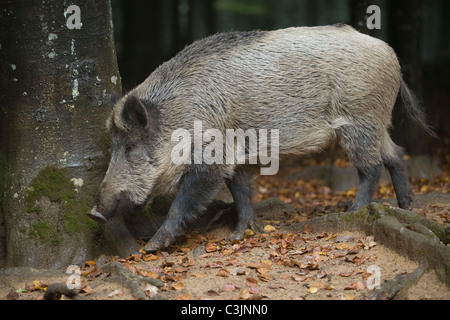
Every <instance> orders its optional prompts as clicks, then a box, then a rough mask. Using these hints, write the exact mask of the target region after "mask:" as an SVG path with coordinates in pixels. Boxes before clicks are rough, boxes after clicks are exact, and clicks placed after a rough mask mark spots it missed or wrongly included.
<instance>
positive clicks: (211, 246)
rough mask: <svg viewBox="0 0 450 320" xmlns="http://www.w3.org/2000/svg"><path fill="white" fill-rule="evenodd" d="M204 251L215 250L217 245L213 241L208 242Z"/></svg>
mask: <svg viewBox="0 0 450 320" xmlns="http://www.w3.org/2000/svg"><path fill="white" fill-rule="evenodd" d="M205 251H206V252H214V251H217V245H216V244H215V243H208V244H207V245H206V246H205Z"/></svg>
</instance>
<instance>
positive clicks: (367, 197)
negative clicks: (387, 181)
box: [349, 163, 384, 211]
mask: <svg viewBox="0 0 450 320" xmlns="http://www.w3.org/2000/svg"><path fill="white" fill-rule="evenodd" d="M356 167H357V169H358V176H359V185H358V191H357V192H356V197H355V201H354V202H353V205H352V206H351V208H350V209H349V211H356V210H359V209H361V208H362V207H364V206H365V205H368V204H369V203H370V201H372V198H373V195H374V194H375V191H376V190H377V187H378V180H379V179H380V176H381V173H382V172H383V169H384V165H383V164H382V163H380V164H377V165H375V166H372V167H367V168H358V166H356Z"/></svg>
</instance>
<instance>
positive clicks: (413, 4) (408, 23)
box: [388, 0, 426, 154]
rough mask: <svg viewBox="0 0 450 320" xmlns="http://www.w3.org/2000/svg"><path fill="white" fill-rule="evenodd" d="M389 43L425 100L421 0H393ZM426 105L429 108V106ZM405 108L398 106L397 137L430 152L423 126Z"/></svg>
mask: <svg viewBox="0 0 450 320" xmlns="http://www.w3.org/2000/svg"><path fill="white" fill-rule="evenodd" d="M389 5H390V8H389V18H388V19H389V21H395V23H391V24H390V27H389V41H388V42H389V43H390V44H391V45H392V47H393V48H394V49H395V51H396V53H397V55H398V57H399V60H400V64H401V66H402V72H403V78H404V80H405V82H406V83H407V84H408V86H409V87H410V88H411V90H412V91H413V92H414V94H415V95H416V96H417V98H418V99H419V101H420V102H421V103H422V102H423V79H422V60H421V48H420V43H421V36H422V32H421V31H422V23H421V14H420V12H421V1H420V0H412V1H406V0H398V1H390V2H389ZM425 109H426V108H425ZM403 110H404V109H403V108H401V107H400V108H399V107H396V108H394V129H393V138H394V141H395V142H396V143H397V144H399V145H401V146H403V147H405V148H406V151H407V153H410V154H423V153H426V148H425V142H426V136H424V132H423V129H422V128H420V127H419V126H417V125H416V124H415V123H413V122H411V121H409V120H405V119H407V116H406V115H405V114H404V111H403Z"/></svg>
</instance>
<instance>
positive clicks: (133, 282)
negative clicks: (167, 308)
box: [100, 261, 165, 300]
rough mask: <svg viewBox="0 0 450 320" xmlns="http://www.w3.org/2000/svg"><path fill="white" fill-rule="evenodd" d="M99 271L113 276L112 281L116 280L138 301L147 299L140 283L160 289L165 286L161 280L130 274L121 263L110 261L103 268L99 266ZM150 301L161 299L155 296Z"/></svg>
mask: <svg viewBox="0 0 450 320" xmlns="http://www.w3.org/2000/svg"><path fill="white" fill-rule="evenodd" d="M100 269H101V270H102V271H104V272H107V273H110V274H111V275H112V276H113V280H117V281H119V282H120V284H121V285H124V286H125V287H127V288H128V289H129V290H130V292H131V294H132V295H133V297H135V298H136V299H139V300H143V299H146V298H147V295H146V294H145V292H144V290H142V288H141V284H142V283H147V284H149V285H152V286H155V287H157V288H161V287H163V286H164V285H165V284H164V282H162V281H161V280H158V279H153V278H146V277H143V276H140V275H138V274H134V273H131V272H130V271H129V270H128V269H127V268H125V267H124V266H123V265H122V264H121V263H119V262H117V261H112V262H109V263H107V264H105V265H103V266H100ZM152 299H154V300H157V299H161V297H160V296H158V295H157V296H155V297H153V298H152Z"/></svg>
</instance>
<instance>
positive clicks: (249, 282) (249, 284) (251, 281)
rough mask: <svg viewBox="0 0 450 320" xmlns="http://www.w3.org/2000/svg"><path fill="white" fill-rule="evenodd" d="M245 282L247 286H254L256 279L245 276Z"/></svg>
mask: <svg viewBox="0 0 450 320" xmlns="http://www.w3.org/2000/svg"><path fill="white" fill-rule="evenodd" d="M245 283H246V284H247V286H254V285H257V284H258V280H256V279H253V278H245Z"/></svg>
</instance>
